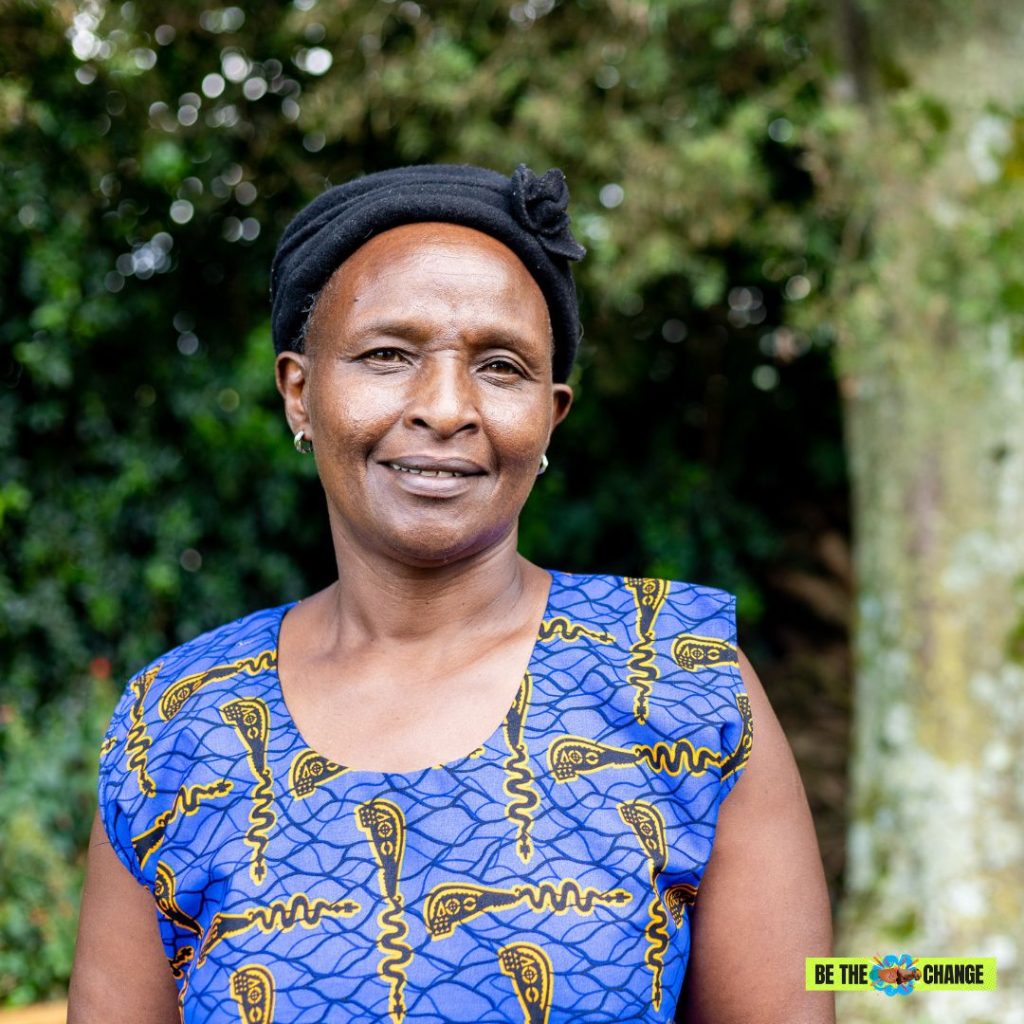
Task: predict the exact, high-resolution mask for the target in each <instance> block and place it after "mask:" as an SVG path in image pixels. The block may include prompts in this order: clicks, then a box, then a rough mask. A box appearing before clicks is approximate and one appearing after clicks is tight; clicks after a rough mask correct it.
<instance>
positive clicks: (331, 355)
mask: <svg viewBox="0 0 1024 1024" xmlns="http://www.w3.org/2000/svg"><path fill="white" fill-rule="evenodd" d="M551 356H552V337H551V326H550V320H549V317H548V309H547V305H546V303H545V301H544V296H543V294H542V293H541V290H540V287H539V285H538V284H537V282H536V281H535V280H534V279H533V277H532V276H531V275H530V273H529V272H528V271H527V269H526V268H525V266H523V264H522V263H521V262H520V260H519V258H518V257H517V256H516V255H515V254H514V253H513V252H512V251H511V250H510V249H508V248H506V247H505V246H504V245H502V244H501V243H500V242H499V241H497V240H496V239H494V238H492V237H491V236H490V235H487V234H484V233H482V232H479V231H475V230H473V229H472V228H465V227H461V226H458V225H454V224H441V223H428V224H407V225H403V226H401V227H397V228H394V229H392V230H390V231H387V232H384V233H383V234H380V235H377V236H375V237H374V238H372V239H371V240H370V241H369V242H367V243H366V244H365V245H363V246H362V247H361V248H359V249H358V250H357V251H356V252H355V253H353V255H352V256H350V257H349V258H348V259H347V260H346V261H345V262H344V263H343V264H342V266H341V267H339V268H338V270H337V271H336V272H335V273H334V276H333V277H332V278H331V280H330V281H329V282H328V285H327V287H326V288H325V289H324V291H323V292H322V293H321V296H320V299H319V301H318V303H317V307H316V311H315V313H314V315H313V319H312V322H311V324H310V328H309V332H308V335H307V339H306V352H305V353H304V354H298V353H294V352H284V353H281V355H280V356H278V361H277V382H278V389H279V390H280V391H281V394H282V395H283V396H284V399H285V409H286V414H287V416H288V421H289V424H290V426H291V429H292V430H293V431H297V430H299V429H303V430H305V433H306V437H307V438H308V439H310V440H311V441H312V442H313V451H314V455H315V458H316V463H317V469H318V471H319V474H320V479H321V481H322V483H323V486H324V490H325V492H326V495H327V503H328V509H329V514H330V518H331V525H332V529H333V530H334V533H335V539H336V543H337V541H343V542H347V543H355V544H357V545H359V546H360V547H363V548H367V549H371V550H373V551H374V552H377V553H381V554H385V555H387V556H389V557H392V558H396V559H398V560H400V561H402V562H405V563H406V564H410V565H416V566H424V567H425V566H434V565H440V564H444V563H447V562H451V561H454V560H456V559H460V558H465V557H468V556H470V555H474V554H477V553H478V552H480V551H482V550H484V549H486V548H488V547H490V546H491V545H493V544H495V543H496V542H498V541H500V540H502V539H503V538H506V537H508V536H509V534H510V533H511V532H512V531H513V530H514V529H515V526H516V522H517V520H518V517H519V513H520V511H521V509H522V507H523V505H524V504H525V502H526V499H527V496H528V495H529V493H530V489H531V488H532V487H533V484H534V481H535V480H536V477H537V472H538V469H539V464H540V457H541V455H542V454H543V453H544V451H545V449H546V448H547V446H548V442H549V440H550V437H551V432H552V430H553V429H554V427H555V426H556V425H557V424H558V423H560V422H561V420H562V419H563V418H564V417H565V415H566V413H567V412H568V411H569V406H570V404H571V401H572V391H571V389H570V388H569V387H568V386H567V385H565V384H554V383H552V379H551Z"/></svg>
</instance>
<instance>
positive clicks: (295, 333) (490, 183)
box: [270, 164, 586, 381]
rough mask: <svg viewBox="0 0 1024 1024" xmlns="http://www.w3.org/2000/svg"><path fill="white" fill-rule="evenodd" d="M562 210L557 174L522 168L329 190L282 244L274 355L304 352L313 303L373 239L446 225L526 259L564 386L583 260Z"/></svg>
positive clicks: (445, 172)
mask: <svg viewBox="0 0 1024 1024" xmlns="http://www.w3.org/2000/svg"><path fill="white" fill-rule="evenodd" d="M568 205H569V187H568V185H567V184H566V181H565V175H564V174H563V173H562V172H561V171H560V170H558V169H557V168H552V169H551V170H549V171H547V172H546V173H545V174H543V175H540V176H538V175H536V174H534V172H533V171H531V170H530V169H529V168H528V167H526V166H525V165H524V164H520V165H519V166H518V167H517V168H516V169H515V171H514V172H513V174H512V175H511V177H506V176H505V175H503V174H499V173H498V172H497V171H492V170H488V169H486V168H483V167H474V166H472V165H469V164H421V165H415V166H411V167H397V168H394V169H392V170H387V171H378V172H376V173H374V174H368V175H366V176H365V177H362V178H356V179H354V180H352V181H349V182H346V183H344V184H342V185H335V186H333V187H332V188H329V189H327V190H326V191H325V192H323V193H321V194H320V195H319V196H317V197H316V199H314V200H313V201H312V202H311V203H310V204H309V205H308V206H306V207H305V208H304V209H303V210H301V211H300V212H299V213H298V214H297V215H296V217H295V219H294V220H292V222H291V223H290V224H289V225H288V227H287V228H286V229H285V231H284V234H283V235H282V236H281V240H280V242H279V243H278V246H277V252H276V253H275V254H274V262H273V265H272V267H271V274H270V297H271V301H272V303H273V315H272V325H273V337H274V349H275V350H276V351H277V352H284V351H286V350H289V349H290V350H293V351H296V350H297V351H301V347H302V328H303V324H304V323H305V320H306V316H307V315H308V312H309V309H310V304H311V303H312V301H313V300H314V298H315V297H316V295H317V294H319V292H320V290H321V289H322V288H323V286H324V285H325V284H326V283H327V281H328V280H329V279H330V277H331V275H332V274H333V273H334V271H335V270H337V268H338V267H339V266H340V265H341V264H342V263H343V262H344V261H345V260H346V259H347V258H348V257H349V256H351V255H352V253H353V252H355V250H356V249H358V248H359V247H360V246H361V245H363V244H364V243H365V242H367V241H369V239H370V238H372V237H373V236H374V235H379V234H381V233H382V232H384V231H387V230H389V229H390V228H394V227H398V226H399V225H401V224H412V223H418V222H425V221H442V222H447V223H451V224H461V225H462V226H464V227H469V228H475V229H476V230H478V231H483V232H484V233H486V234H488V235H492V236H493V237H494V238H496V239H498V241H499V242H502V243H503V244H505V245H507V246H508V247H509V248H510V249H511V250H512V251H513V252H514V253H515V254H516V255H517V256H518V257H519V258H520V259H521V260H522V261H523V264H524V265H525V266H526V268H527V270H529V271H530V273H531V274H532V275H533V278H534V280H535V281H536V282H537V284H538V285H539V286H540V289H541V291H542V293H543V295H544V298H545V300H546V302H547V305H548V311H549V314H550V316H551V328H552V332H553V334H554V342H555V345H554V348H555V351H554V360H553V364H552V371H553V376H554V379H555V380H556V381H564V380H565V379H566V378H567V377H568V375H569V371H570V370H571V369H572V364H573V361H574V359H575V358H576V351H577V348H578V347H579V340H580V320H579V306H578V303H577V300H576V287H575V285H574V283H573V279H572V271H571V269H570V263H571V261H574V260H579V259H582V258H583V256H584V255H585V254H586V249H584V248H583V246H582V245H580V243H579V242H577V241H576V239H575V238H573V235H572V231H571V229H570V224H569V214H568Z"/></svg>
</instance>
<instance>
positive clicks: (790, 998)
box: [678, 651, 835, 1024]
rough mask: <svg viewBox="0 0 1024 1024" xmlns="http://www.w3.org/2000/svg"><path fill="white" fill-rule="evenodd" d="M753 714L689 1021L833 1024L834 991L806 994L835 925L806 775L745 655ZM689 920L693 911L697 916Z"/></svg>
mask: <svg viewBox="0 0 1024 1024" xmlns="http://www.w3.org/2000/svg"><path fill="white" fill-rule="evenodd" d="M739 662H740V673H741V675H742V677H743V681H744V683H745V684H746V691H747V694H748V695H749V697H750V707H751V712H752V714H753V723H754V742H753V746H752V748H751V752H750V760H749V761H748V763H747V767H746V769H745V771H744V772H743V774H742V775H741V776H740V778H739V779H738V780H737V782H736V785H735V787H734V788H733V790H732V792H731V793H729V795H728V796H727V797H726V798H725V800H724V801H723V803H722V808H721V812H720V815H719V819H718V831H717V834H716V836H715V843H714V847H713V850H712V854H711V859H710V861H709V862H708V866H707V869H706V871H705V874H704V878H703V880H702V882H701V885H700V889H699V894H698V897H697V902H696V904H695V905H694V906H693V908H692V913H693V916H692V918H691V920H690V924H691V945H690V950H691V952H690V962H689V967H688V968H687V973H686V981H685V986H684V989H683V994H682V998H681V1000H680V1004H679V1010H680V1012H679V1014H678V1019H679V1020H682V1021H685V1022H686V1024H833V1022H834V1021H835V1004H834V997H833V995H832V993H831V992H806V991H804V958H805V957H808V956H829V955H830V954H831V946H832V921H831V912H830V908H829V900H828V890H827V888H826V886H825V875H824V872H823V870H822V866H821V856H820V854H819V852H818V843H817V839H816V837H815V834H814V824H813V822H812V821H811V812H810V808H809V807H808V806H807V797H806V796H805V794H804V788H803V784H802V783H801V781H800V773H799V771H798V770H797V766H796V762H795V761H794V760H793V754H792V752H791V751H790V749H789V744H788V743H787V742H786V737H785V736H784V735H783V732H782V728H781V727H780V725H779V722H778V720H777V719H776V717H775V713H774V712H773V711H772V708H771V705H770V704H769V703H768V698H767V696H766V695H765V692H764V688H763V687H762V686H761V681H760V680H759V679H758V678H757V673H756V672H755V671H754V669H753V667H752V666H751V664H750V662H749V661H748V660H747V658H746V656H745V655H744V654H743V652H742V651H740V652H739ZM687 912H688V913H689V912H690V911H687Z"/></svg>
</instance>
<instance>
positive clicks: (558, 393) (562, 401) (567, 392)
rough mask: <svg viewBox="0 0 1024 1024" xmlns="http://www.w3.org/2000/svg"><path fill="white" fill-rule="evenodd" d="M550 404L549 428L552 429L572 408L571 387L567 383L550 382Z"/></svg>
mask: <svg viewBox="0 0 1024 1024" xmlns="http://www.w3.org/2000/svg"><path fill="white" fill-rule="evenodd" d="M551 404H552V409H551V412H552V415H551V429H552V430H554V429H555V427H557V426H558V424H559V423H561V422H562V420H564V419H565V417H566V416H568V415H569V410H570V409H571V408H572V388H571V387H569V385H568V384H552V385H551ZM549 440H550V439H549Z"/></svg>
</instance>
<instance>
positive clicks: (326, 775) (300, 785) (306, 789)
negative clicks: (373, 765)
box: [288, 748, 348, 800]
mask: <svg viewBox="0 0 1024 1024" xmlns="http://www.w3.org/2000/svg"><path fill="white" fill-rule="evenodd" d="M347 771H348V768H346V767H345V766H344V765H340V764H335V763H334V762H333V761H328V760H327V758H326V757H324V756H323V755H321V754H318V753H317V752H316V751H315V750H309V749H308V748H307V749H306V750H300V751H299V752H298V753H297V754H296V755H295V758H294V760H293V761H292V766H291V769H290V770H289V772H288V788H289V789H290V790H291V794H292V796H293V797H295V799H296V800H305V799H306V797H307V796H310V795H311V794H312V793H313V791H314V790H315V789H317V788H318V787H320V786H322V785H323V784H324V783H325V782H330V780H331V779H336V778H337V777H338V776H339V775H344V774H345V772H347Z"/></svg>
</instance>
